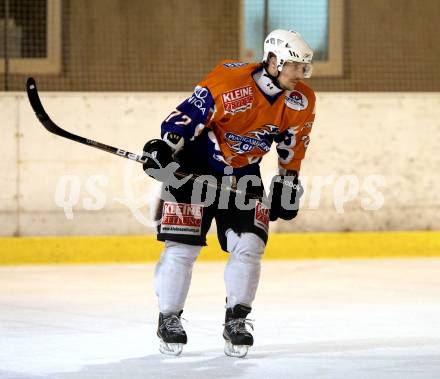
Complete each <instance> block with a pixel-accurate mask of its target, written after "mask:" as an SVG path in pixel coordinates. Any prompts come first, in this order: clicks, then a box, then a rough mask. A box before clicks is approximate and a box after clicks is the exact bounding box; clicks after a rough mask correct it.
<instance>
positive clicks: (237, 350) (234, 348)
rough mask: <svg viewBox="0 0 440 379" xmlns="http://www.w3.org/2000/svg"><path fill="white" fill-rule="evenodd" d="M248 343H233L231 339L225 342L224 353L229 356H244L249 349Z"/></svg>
mask: <svg viewBox="0 0 440 379" xmlns="http://www.w3.org/2000/svg"><path fill="white" fill-rule="evenodd" d="M249 347H250V346H249V345H233V344H232V343H231V341H226V342H225V354H226V355H228V356H229V357H236V358H244V357H245V356H246V354H247V352H248V350H249Z"/></svg>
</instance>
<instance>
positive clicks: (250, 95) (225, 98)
mask: <svg viewBox="0 0 440 379" xmlns="http://www.w3.org/2000/svg"><path fill="white" fill-rule="evenodd" d="M253 101H254V91H253V89H252V86H245V87H240V88H235V89H233V90H231V91H228V92H224V93H222V102H223V107H224V108H225V113H230V114H234V113H237V112H245V111H246V110H248V109H250V108H251V107H252V102H253Z"/></svg>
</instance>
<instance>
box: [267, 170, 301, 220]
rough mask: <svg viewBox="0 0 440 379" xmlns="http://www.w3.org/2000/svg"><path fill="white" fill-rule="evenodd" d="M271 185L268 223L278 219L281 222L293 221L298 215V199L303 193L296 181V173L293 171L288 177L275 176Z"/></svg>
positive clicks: (299, 183)
mask: <svg viewBox="0 0 440 379" xmlns="http://www.w3.org/2000/svg"><path fill="white" fill-rule="evenodd" d="M272 183H273V187H272V202H271V207H270V215H269V219H270V221H275V220H277V219H278V218H281V219H283V220H292V219H294V218H295V217H296V215H297V214H298V207H299V199H300V198H301V196H302V195H303V193H304V189H303V187H302V185H301V182H300V181H299V179H298V173H297V172H296V171H295V172H292V173H289V174H288V175H276V176H274V179H273V180H272ZM283 205H285V206H286V208H287V209H286V208H285V207H283Z"/></svg>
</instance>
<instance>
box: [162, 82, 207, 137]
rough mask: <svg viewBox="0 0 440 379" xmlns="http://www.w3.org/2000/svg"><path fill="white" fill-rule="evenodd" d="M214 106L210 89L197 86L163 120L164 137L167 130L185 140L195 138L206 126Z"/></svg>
mask: <svg viewBox="0 0 440 379" xmlns="http://www.w3.org/2000/svg"><path fill="white" fill-rule="evenodd" d="M214 108H215V103H214V99H213V98H212V95H211V92H210V91H209V89H208V88H206V87H199V86H197V87H196V88H195V90H194V92H193V93H192V95H191V96H190V97H189V98H188V99H186V100H185V101H184V102H183V103H181V104H180V105H179V106H178V107H177V108H176V110H175V111H173V112H171V114H170V115H169V116H168V117H167V118H166V119H165V121H163V122H162V126H161V135H162V137H163V135H164V134H165V133H166V132H173V133H176V134H178V135H180V136H182V137H183V138H184V139H185V141H189V140H191V139H193V137H194V136H197V135H199V134H200V131H201V130H202V129H203V128H204V127H205V125H206V123H207V122H208V121H209V117H210V115H211V114H212V113H213V112H214Z"/></svg>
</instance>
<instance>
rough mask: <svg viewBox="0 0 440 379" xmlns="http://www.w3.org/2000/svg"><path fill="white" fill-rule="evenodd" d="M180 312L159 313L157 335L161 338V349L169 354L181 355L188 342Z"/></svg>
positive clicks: (163, 352)
mask: <svg viewBox="0 0 440 379" xmlns="http://www.w3.org/2000/svg"><path fill="white" fill-rule="evenodd" d="M182 312H183V311H180V312H179V313H170V314H163V313H159V324H158V327H157V336H158V337H159V338H160V345H159V351H160V352H161V353H162V354H167V355H179V354H180V353H181V352H182V349H183V345H185V344H186V342H187V336H186V332H185V330H184V329H183V327H182V323H181V322H180V316H181V315H182Z"/></svg>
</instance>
